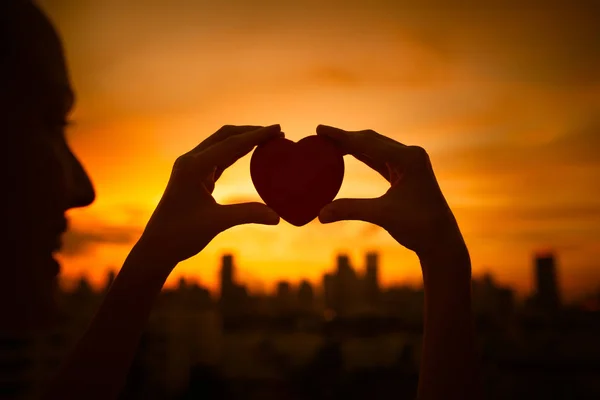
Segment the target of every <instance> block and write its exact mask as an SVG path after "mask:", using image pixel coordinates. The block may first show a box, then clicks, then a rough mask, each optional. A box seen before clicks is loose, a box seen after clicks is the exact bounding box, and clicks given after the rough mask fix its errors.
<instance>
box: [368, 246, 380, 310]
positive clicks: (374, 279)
mask: <svg viewBox="0 0 600 400" xmlns="http://www.w3.org/2000/svg"><path fill="white" fill-rule="evenodd" d="M366 264H367V265H366V271H365V278H364V294H365V301H366V303H367V305H368V306H370V307H376V306H377V303H378V301H379V254H378V253H376V252H370V253H367V255H366Z"/></svg>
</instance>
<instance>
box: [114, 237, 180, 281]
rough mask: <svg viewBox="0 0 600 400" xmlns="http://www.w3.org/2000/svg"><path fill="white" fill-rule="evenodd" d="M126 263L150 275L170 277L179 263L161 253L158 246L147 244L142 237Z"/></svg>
mask: <svg viewBox="0 0 600 400" xmlns="http://www.w3.org/2000/svg"><path fill="white" fill-rule="evenodd" d="M126 263H127V264H130V265H132V266H134V267H136V268H137V267H140V268H142V269H144V270H145V271H147V272H148V273H151V272H155V273H157V274H159V275H166V276H168V275H169V274H170V273H171V272H172V271H173V269H174V268H175V266H176V265H177V264H178V261H176V260H175V259H174V258H173V257H170V256H169V255H168V254H167V253H166V252H164V251H161V249H160V248H158V247H157V246H153V245H151V244H150V243H149V242H146V241H145V240H144V238H143V237H142V238H140V240H139V241H138V242H137V243H136V244H135V245H134V246H133V248H132V249H131V252H130V253H129V256H128V257H127V261H126Z"/></svg>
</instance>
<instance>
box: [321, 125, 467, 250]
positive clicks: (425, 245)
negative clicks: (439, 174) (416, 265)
mask: <svg viewBox="0 0 600 400" xmlns="http://www.w3.org/2000/svg"><path fill="white" fill-rule="evenodd" d="M317 134H318V135H322V136H326V137H328V138H330V139H331V140H333V141H334V142H335V143H336V144H337V145H338V146H339V147H340V148H341V149H342V150H343V151H344V153H345V154H351V155H352V156H354V157H355V158H357V159H358V160H360V161H362V162H364V163H365V164H366V165H368V166H369V167H371V168H372V169H374V170H375V171H377V172H379V174H381V176H383V177H384V178H385V179H386V180H387V181H388V182H389V183H390V189H389V190H388V191H387V192H386V193H385V194H384V195H383V196H381V197H379V198H375V199H339V200H335V201H333V202H332V203H331V204H329V205H327V206H325V207H324V208H323V209H322V210H321V214H320V215H319V219H320V221H321V222H323V223H330V222H335V221H340V220H360V221H366V222H370V223H373V224H375V225H379V226H381V227H382V228H384V229H385V230H387V231H388V232H389V233H390V235H392V237H393V238H394V239H396V241H398V243H400V244H401V245H403V246H405V247H407V248H408V249H411V250H413V251H415V252H416V253H417V255H418V256H419V257H420V258H427V257H429V256H430V255H432V254H440V252H444V253H447V252H448V251H453V252H456V251H457V250H463V249H465V250H466V248H465V247H464V241H463V239H462V235H461V233H460V230H459V228H458V225H457V223H456V220H455V218H454V215H453V214H452V211H451V210H450V207H449V206H448V203H447V202H446V199H445V198H444V195H443V194H442V191H441V190H440V187H439V185H438V182H437V180H436V177H435V174H434V172H433V168H432V167H431V163H430V161H429V157H428V155H427V153H426V152H425V150H423V149H422V148H421V147H417V146H406V145H403V144H402V143H398V142H396V141H395V140H392V139H390V138H388V137H385V136H383V135H380V134H378V133H377V132H374V131H372V130H365V131H360V132H348V131H344V130H341V129H338V128H333V127H328V126H323V125H320V126H319V127H317Z"/></svg>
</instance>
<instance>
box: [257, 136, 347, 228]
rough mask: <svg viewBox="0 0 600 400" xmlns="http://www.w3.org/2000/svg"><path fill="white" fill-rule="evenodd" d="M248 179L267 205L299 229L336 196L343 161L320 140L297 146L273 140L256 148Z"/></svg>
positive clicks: (305, 140) (309, 139)
mask: <svg viewBox="0 0 600 400" xmlns="http://www.w3.org/2000/svg"><path fill="white" fill-rule="evenodd" d="M250 175H251V177H252V182H253V183H254V187H255V188H256V191H257V192H258V194H259V196H260V197H261V198H262V199H263V201H264V202H265V204H266V205H268V206H269V207H271V209H273V211H275V212H276V213H277V214H279V216H280V217H281V218H283V219H284V220H285V221H287V222H289V223H290V224H292V225H295V226H302V225H306V224H307V223H309V222H310V221H312V220H314V219H315V218H316V217H317V216H318V215H319V212H320V211H321V209H322V208H323V207H324V206H325V205H327V204H329V203H330V202H331V201H332V200H333V199H334V198H335V196H336V195H337V193H338V191H339V190H340V187H341V186H342V181H343V179H344V158H343V154H342V152H341V151H340V150H339V149H338V148H337V147H336V146H335V145H334V144H333V143H332V142H331V141H330V140H329V139H326V138H323V137H321V136H316V135H312V136H308V137H305V138H303V139H302V140H300V141H298V142H297V143H295V142H293V141H291V140H288V139H285V138H276V139H272V140H269V141H268V142H266V143H263V144H261V145H260V146H258V147H257V148H256V150H255V151H254V153H253V154H252V159H251V160H250Z"/></svg>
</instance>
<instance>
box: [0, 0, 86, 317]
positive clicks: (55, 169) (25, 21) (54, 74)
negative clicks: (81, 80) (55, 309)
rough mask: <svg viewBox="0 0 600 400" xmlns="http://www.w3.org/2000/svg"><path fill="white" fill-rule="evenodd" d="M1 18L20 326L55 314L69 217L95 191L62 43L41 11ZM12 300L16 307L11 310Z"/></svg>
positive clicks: (13, 284) (10, 225)
mask: <svg viewBox="0 0 600 400" xmlns="http://www.w3.org/2000/svg"><path fill="white" fill-rule="evenodd" d="M18 4H19V5H15V6H9V7H12V8H11V9H10V12H9V14H10V15H5V16H4V17H3V18H2V25H3V26H2V35H4V36H5V38H2V39H3V41H4V42H5V43H7V47H5V49H6V50H7V51H6V54H2V57H3V58H5V59H7V60H8V62H7V63H5V65H4V66H2V67H1V69H0V73H1V74H2V75H3V76H0V79H1V80H2V81H3V82H4V83H6V85H4V87H6V88H7V90H2V93H0V117H1V118H2V125H0V126H1V129H2V130H3V131H4V132H2V133H3V136H4V138H3V141H4V151H3V153H5V154H4V161H6V162H7V165H4V166H3V168H2V169H1V170H0V176H1V177H2V179H1V182H0V183H2V185H3V186H4V188H5V190H3V192H4V193H7V194H8V195H7V196H6V200H8V204H7V205H6V206H5V207H2V209H3V212H2V214H3V215H2V218H3V221H5V222H4V223H5V225H4V226H5V228H7V230H8V232H9V235H10V236H11V240H9V241H8V242H4V243H3V245H1V246H2V247H4V248H2V254H3V257H5V260H6V261H7V262H6V263H4V265H3V266H2V268H3V269H5V271H4V274H3V275H4V279H3V282H4V283H3V284H2V288H1V290H0V292H1V295H2V296H3V297H6V298H5V299H4V298H3V299H2V300H3V301H2V311H3V313H4V311H6V312H7V313H9V314H13V315H12V317H13V318H14V321H15V324H17V323H18V322H17V321H24V322H25V323H26V324H28V325H31V324H32V323H34V322H35V323H36V324H35V325H37V323H39V322H41V321H42V319H43V317H45V316H46V315H49V314H51V312H50V311H51V309H52V304H53V303H54V301H53V300H54V299H53V296H54V291H55V285H56V275H57V274H58V272H59V268H58V263H57V262H56V261H55V260H54V257H53V254H54V253H55V252H57V251H58V250H59V248H60V236H61V235H62V233H63V232H64V231H65V229H66V227H67V224H66V218H65V213H66V211H67V210H69V209H71V208H74V207H83V206H87V205H89V204H90V203H92V201H93V200H94V189H93V186H92V184H91V182H90V180H89V177H88V176H87V174H86V172H85V171H84V169H83V167H82V166H81V164H80V162H79V160H78V159H77V158H76V157H75V155H74V154H73V153H72V151H71V149H70V148H69V145H68V144H67V141H66V138H65V127H66V123H67V121H68V118H69V113H70V112H71V109H72V107H73V105H74V101H75V98H74V93H73V90H72V88H71V84H70V81H69V75H68V72H67V68H66V63H65V58H64V54H63V49H62V46H61V42H60V39H59V37H58V35H57V33H56V31H55V29H54V28H53V26H52V24H51V23H50V22H49V20H48V19H47V18H46V17H45V16H44V14H43V13H42V12H41V11H40V10H39V9H38V8H37V7H35V6H34V5H32V4H31V3H28V2H18ZM7 301H8V302H10V303H11V305H10V306H8V305H7Z"/></svg>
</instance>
